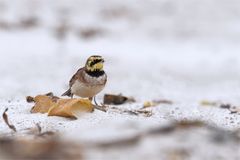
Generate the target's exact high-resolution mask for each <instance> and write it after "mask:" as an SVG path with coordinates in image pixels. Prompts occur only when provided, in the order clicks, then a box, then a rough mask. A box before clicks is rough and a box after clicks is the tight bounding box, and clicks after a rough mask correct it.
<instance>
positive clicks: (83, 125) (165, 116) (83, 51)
mask: <svg viewBox="0 0 240 160" xmlns="http://www.w3.org/2000/svg"><path fill="white" fill-rule="evenodd" d="M231 2H232V3H229V1H227V0H221V1H217V0H215V1H211V2H209V1H207V0H204V1H200V0H195V1H194V2H192V1H188V0H185V1H183V2H181V3H180V2H175V1H165V0H161V1H154V0H152V1H144V0H141V1H131V2H128V3H129V4H128V3H125V2H124V1H110V0H105V1H101V3H100V2H98V1H96V0H91V1H81V0H71V1H69V0H68V1H64V0H61V1H58V3H57V2H56V1H55V0H52V1H50V0H49V1H47V0H46V1H38V0H33V1H30V0H24V1H21V2H20V1H17V0H12V1H4V0H1V1H0V11H1V15H0V28H1V30H0V75H1V79H0V88H1V90H0V98H1V100H0V113H2V112H3V111H4V109H5V108H9V112H8V114H9V118H10V120H11V122H12V123H14V124H15V125H16V127H17V129H18V130H21V129H25V128H29V127H33V126H34V125H35V124H36V123H39V124H40V125H41V126H42V127H43V129H44V130H56V131H59V132H60V133H62V134H63V135H64V136H65V137H67V138H70V139H71V138H72V137H74V138H76V139H78V140H79V141H80V142H82V143H91V142H98V141H105V140H114V139H119V138H122V137H126V136H132V135H135V134H138V133H142V132H144V131H146V130H148V129H149V128H155V127H159V125H160V126H161V125H164V124H167V123H169V121H174V120H182V119H184V120H195V119H197V120H202V121H204V122H206V123H208V124H211V125H214V126H218V127H220V128H224V129H227V130H237V129H239V127H240V117H239V115H238V114H230V113H229V111H228V110H225V109H220V108H217V107H203V106H201V105H200V102H201V101H202V100H209V101H221V102H223V103H231V104H234V105H237V106H238V105H240V92H239V90H240V81H239V79H240V72H239V70H240V59H239V53H238V52H239V50H240V47H239V33H240V30H239V24H240V22H239V19H238V15H239V14H240V12H239V5H238V4H239V2H238V1H235V0H231ZM206 6H207V7H206ZM185 8H186V9H185ZM32 17H34V18H36V19H37V23H36V24H32V25H31V24H30V27H29V28H26V26H24V25H22V26H21V21H22V20H25V19H31V18H32ZM23 24H24V23H23ZM25 25H26V24H25ZM61 27H62V28H61ZM89 28H90V29H93V30H94V31H96V33H95V34H93V35H92V36H91V35H90V38H89V37H88V36H86V34H84V33H83V31H84V30H86V29H89ZM92 54H100V55H103V56H104V57H105V59H106V66H105V70H106V72H107V74H108V78H109V80H108V84H107V86H106V88H105V90H104V91H103V92H102V93H101V94H99V96H98V101H102V97H103V95H104V93H114V94H118V93H122V94H124V95H127V96H133V97H134V98H135V99H136V100H137V102H136V103H134V104H125V105H122V106H119V108H133V109H138V108H141V107H142V105H143V102H144V101H146V100H154V99H169V100H171V101H173V102H174V104H173V105H159V106H157V107H153V108H149V110H152V112H153V116H151V117H147V118H146V117H143V116H133V115H127V114H126V115H125V114H124V115H122V114H119V113H116V112H111V111H109V112H107V113H103V112H100V111H95V112H94V113H89V114H86V115H84V116H83V117H81V118H80V119H78V120H68V119H66V118H59V117H47V116H46V115H45V114H30V113H29V111H30V108H31V106H32V104H28V103H26V102H25V97H26V96H28V95H31V96H34V95H37V94H41V93H47V92H49V91H52V92H54V93H55V94H56V95H61V93H63V92H64V91H65V90H66V89H67V87H68V81H69V79H70V77H71V76H72V74H73V73H74V72H75V71H76V70H77V69H78V68H79V67H81V66H82V65H83V64H84V63H85V60H86V58H87V57H88V56H90V55H92ZM0 130H1V132H10V131H9V129H8V128H7V126H6V125H5V124H4V123H3V122H2V121H0ZM191 134H193V133H190V135H189V136H190V137H191ZM180 135H181V134H180ZM200 135H201V134H200ZM203 135H204V134H203ZM194 136H196V135H193V137H194ZM173 137H178V135H176V136H173ZM149 139H150V140H144V141H143V142H141V144H139V145H138V147H137V148H134V149H129V150H127V149H123V151H122V152H121V151H120V150H114V149H113V150H110V151H109V152H108V151H102V150H97V149H96V151H94V152H93V153H94V154H92V152H91V151H90V152H87V156H86V157H87V158H89V159H102V158H105V159H112V158H116V157H118V156H119V154H120V153H122V154H121V155H122V157H123V158H124V157H126V156H127V155H129V156H130V155H131V156H130V157H131V158H133V159H136V158H139V157H142V159H145V158H146V156H149V157H150V158H151V159H157V157H159V155H160V153H162V152H163V151H164V149H163V148H164V147H163V148H161V147H160V148H158V147H155V146H160V145H161V144H162V146H165V145H166V144H168V143H169V144H172V145H173V146H174V145H176V144H175V142H176V141H174V138H173V139H171V137H168V138H166V139H167V140H162V139H160V140H159V139H158V138H157V139H154V138H153V137H150V138H149ZM193 140H197V141H201V136H197V138H193ZM189 141H191V140H189ZM171 142H172V143H171ZM207 143H208V142H206V141H204V142H202V143H200V144H199V148H200V150H201V152H200V154H196V153H194V155H195V157H194V156H193V157H192V159H194V158H195V159H204V156H206V157H207V158H209V159H211V160H212V159H217V158H219V157H220V158H223V159H226V158H227V157H228V156H229V155H231V156H232V157H230V159H231V158H232V159H233V158H237V159H238V158H239V156H240V152H239V149H235V150H234V147H235V146H237V145H239V144H227V145H226V146H225V147H224V146H220V147H218V146H213V147H212V149H213V151H215V152H214V153H216V152H218V151H219V152H218V153H216V154H211V153H209V155H204V151H205V150H204V146H205V145H207ZM229 143H230V142H229ZM187 144H189V145H188V147H189V146H191V145H193V144H194V143H193V142H189V143H186V144H183V145H187ZM231 145H232V147H233V148H231V147H229V146H231ZM153 146H154V147H153ZM190 148H191V147H190ZM143 150H146V153H145V152H142V151H143ZM159 150H161V152H159V153H158V151H159ZM225 150H227V151H226V152H225ZM105 152H106V153H107V154H105ZM130 152H131V153H132V154H131V153H130ZM223 152H225V153H226V154H224V153H223ZM123 153H125V155H124V156H123ZM199 155H201V156H199ZM214 156H215V157H214ZM217 156H218V157H217ZM206 157H205V158H206ZM228 158H229V157H228Z"/></svg>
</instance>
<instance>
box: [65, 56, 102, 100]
mask: <svg viewBox="0 0 240 160" xmlns="http://www.w3.org/2000/svg"><path fill="white" fill-rule="evenodd" d="M103 64H104V59H103V57H102V56H100V55H92V56H90V57H89V58H88V59H87V61H86V64H85V66H84V67H82V68H80V69H79V70H78V71H77V72H76V73H75V74H74V75H73V76H72V78H71V79H70V81H69V89H68V90H67V91H66V92H64V93H63V94H62V96H69V97H71V98H73V96H74V95H76V96H79V97H82V98H88V99H89V100H90V101H92V100H93V98H95V96H96V95H97V94H98V93H100V92H101V91H102V90H103V89H104V87H105V85H106V83H107V74H106V73H105V71H104V70H103ZM94 100H95V99H94ZM95 103H96V101H95Z"/></svg>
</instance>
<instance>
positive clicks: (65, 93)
mask: <svg viewBox="0 0 240 160" xmlns="http://www.w3.org/2000/svg"><path fill="white" fill-rule="evenodd" d="M62 96H69V97H71V96H72V93H71V89H70V88H69V89H68V90H67V91H66V92H64V93H63V94H62Z"/></svg>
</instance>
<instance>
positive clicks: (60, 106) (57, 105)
mask: <svg viewBox="0 0 240 160" xmlns="http://www.w3.org/2000/svg"><path fill="white" fill-rule="evenodd" d="M27 102H34V103H35V105H34V106H33V107H32V109H31V113H48V116H61V117H68V118H77V117H78V116H79V115H81V114H82V113H86V112H92V111H93V110H94V106H93V105H92V103H91V101H89V100H87V99H77V98H73V99H60V98H58V97H56V96H54V95H53V94H52V93H48V94H45V95H38V96H36V97H30V96H28V97H27Z"/></svg>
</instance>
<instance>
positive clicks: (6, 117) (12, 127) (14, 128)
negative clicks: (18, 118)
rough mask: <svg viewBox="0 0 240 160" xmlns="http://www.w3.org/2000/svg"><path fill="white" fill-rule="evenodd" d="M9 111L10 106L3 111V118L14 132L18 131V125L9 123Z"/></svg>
mask: <svg viewBox="0 0 240 160" xmlns="http://www.w3.org/2000/svg"><path fill="white" fill-rule="evenodd" d="M7 111H8V108H6V109H5V111H4V112H3V115H2V117H3V120H4V122H5V123H6V125H7V126H8V127H9V128H10V129H11V130H13V131H14V132H17V130H16V127H15V126H14V125H12V124H10V123H9V120H8V115H7V113H6V112H7Z"/></svg>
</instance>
